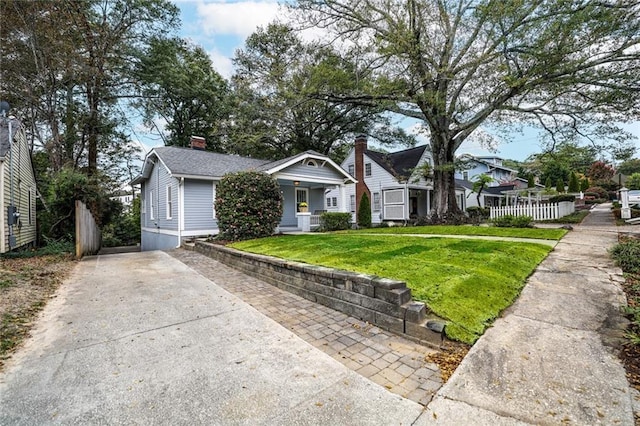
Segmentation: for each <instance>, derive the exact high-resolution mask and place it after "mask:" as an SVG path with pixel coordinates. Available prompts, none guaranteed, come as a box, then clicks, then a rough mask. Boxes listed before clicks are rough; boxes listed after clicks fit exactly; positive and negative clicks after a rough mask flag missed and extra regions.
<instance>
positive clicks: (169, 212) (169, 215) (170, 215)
mask: <svg viewBox="0 0 640 426" xmlns="http://www.w3.org/2000/svg"><path fill="white" fill-rule="evenodd" d="M166 196H167V197H166V207H167V219H173V212H172V210H173V197H172V195H171V185H167V192H166Z"/></svg>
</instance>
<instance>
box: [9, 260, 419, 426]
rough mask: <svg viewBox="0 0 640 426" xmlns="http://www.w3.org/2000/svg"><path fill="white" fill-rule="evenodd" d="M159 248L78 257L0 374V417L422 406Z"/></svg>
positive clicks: (247, 416)
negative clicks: (365, 375)
mask: <svg viewBox="0 0 640 426" xmlns="http://www.w3.org/2000/svg"><path fill="white" fill-rule="evenodd" d="M422 411H423V408H422V407H421V406H420V405H419V404H417V403H414V402H411V401H409V400H406V399H403V398H401V397H399V396H397V395H394V394H391V393H390V392H388V391H387V390H386V389H385V388H383V387H381V386H378V385H376V384H374V383H372V382H370V381H369V380H367V379H365V378H363V377H361V376H360V375H358V374H357V373H355V372H353V371H351V370H349V369H347V368H346V367H345V366H343V365H342V364H340V363H339V362H337V361H335V360H334V359H332V358H331V357H330V356H328V355H326V354H324V353H323V352H320V351H319V350H317V349H315V348H314V347H312V346H311V345H309V344H308V343H306V342H304V341H303V340H301V339H300V338H298V337H297V336H295V335H294V334H292V333H291V332H289V331H287V330H286V329H284V328H283V327H281V326H280V325H278V324H277V323H275V322H274V321H272V320H270V319H268V318H266V317H265V316H263V315H262V314H260V313H258V312H257V311H256V310H254V309H253V308H252V307H250V306H249V305H247V304H246V303H244V302H242V301H240V300H239V299H238V298H236V297H235V296H232V295H231V294H229V293H227V292H226V291H224V290H222V289H221V288H219V287H218V286H217V285H216V284H215V283H213V282H211V281H209V280H207V279H206V278H204V277H203V276H201V275H199V274H198V273H196V272H195V271H193V270H192V269H190V268H188V267H187V266H185V265H184V264H182V263H181V262H179V261H177V260H175V259H174V258H172V257H170V256H169V255H167V254H165V253H163V252H144V253H128V254H116V255H109V256H97V257H91V258H86V259H85V260H83V261H82V262H80V263H79V264H78V265H77V267H76V268H75V270H74V272H73V275H72V276H71V277H70V278H69V279H68V280H67V282H66V283H65V284H64V285H63V286H62V287H61V290H60V291H59V293H58V294H57V297H56V298H55V299H53V300H51V302H50V303H49V304H48V306H47V307H46V309H45V310H44V312H43V315H42V317H41V318H40V320H39V321H38V323H37V325H36V328H35V330H34V332H33V337H32V338H31V339H30V340H28V341H27V343H26V345H25V346H24V348H22V349H21V350H20V351H19V352H18V353H17V354H16V356H15V357H14V358H13V360H12V361H10V362H9V365H8V366H7V369H6V371H5V373H4V374H3V375H0V424H2V425H14V424H25V425H26V424H29V425H31V424H171V425H176V424H223V425H227V424H251V425H254V424H269V425H274V424H300V425H307V424H309V425H311V424H322V425H328V424H340V425H343V424H350V425H357V424H372V425H382V424H395V425H409V424H411V423H413V422H414V421H415V420H416V419H417V418H418V417H419V416H420V414H421V413H422Z"/></svg>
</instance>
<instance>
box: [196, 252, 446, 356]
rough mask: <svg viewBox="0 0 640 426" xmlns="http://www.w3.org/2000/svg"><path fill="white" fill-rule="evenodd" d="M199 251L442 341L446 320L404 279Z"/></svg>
mask: <svg viewBox="0 0 640 426" xmlns="http://www.w3.org/2000/svg"><path fill="white" fill-rule="evenodd" d="M195 250H196V251H198V252H199V253H202V254H204V255H207V256H209V257H211V258H213V259H216V260H217V261H219V262H222V263H224V264H225V265H228V266H231V267H233V268H235V269H238V270H240V271H242V272H244V273H246V274H248V275H251V276H253V277H256V278H259V279H261V280H263V281H266V282H268V283H270V284H272V285H275V286H276V287H278V288H281V289H283V290H286V291H289V292H291V293H294V294H296V295H298V296H301V297H304V298H305V299H307V300H311V301H313V302H316V303H319V304H321V305H325V306H328V307H330V308H332V309H335V310H336V311H340V312H343V313H345V314H347V315H350V316H353V317H355V318H359V319H361V320H363V321H367V322H369V323H370V324H375V325H376V326H378V327H380V328H383V329H385V330H389V331H391V332H394V333H397V334H403V335H405V336H406V337H409V338H411V339H413V340H418V341H421V342H423V343H428V344H436V345H439V344H441V343H442V338H441V333H438V332H434V331H432V330H431V329H430V328H429V326H428V325H427V324H429V325H432V324H434V325H435V327H434V326H433V325H432V328H435V329H439V328H438V327H439V326H440V327H441V326H442V320H440V321H438V319H437V318H427V309H426V307H425V305H424V303H422V302H416V301H414V300H412V299H411V290H410V289H409V288H407V286H406V283H405V282H403V281H396V280H391V279H387V278H380V277H376V276H372V275H365V274H357V273H354V272H349V271H342V270H337V269H331V268H325V267H322V266H315V265H309V264H306V263H300V262H293V261H288V260H283V259H279V258H275V257H270V256H263V255H259V254H253V253H247V252H243V251H239V250H235V249H232V248H229V247H225V246H222V245H218V244H211V243H207V242H204V241H196V242H195Z"/></svg>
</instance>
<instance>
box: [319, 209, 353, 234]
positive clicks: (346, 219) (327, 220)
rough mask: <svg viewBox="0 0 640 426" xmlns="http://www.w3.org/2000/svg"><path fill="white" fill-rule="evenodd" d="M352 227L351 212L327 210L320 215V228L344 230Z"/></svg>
mask: <svg viewBox="0 0 640 426" xmlns="http://www.w3.org/2000/svg"><path fill="white" fill-rule="evenodd" d="M350 228H351V213H337V212H326V213H322V214H321V215H320V229H322V230H323V231H343V230H345V229H350Z"/></svg>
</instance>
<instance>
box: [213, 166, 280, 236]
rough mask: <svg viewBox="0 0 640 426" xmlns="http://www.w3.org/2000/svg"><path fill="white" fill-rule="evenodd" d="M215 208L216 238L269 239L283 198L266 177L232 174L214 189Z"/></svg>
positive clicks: (272, 181)
mask: <svg viewBox="0 0 640 426" xmlns="http://www.w3.org/2000/svg"><path fill="white" fill-rule="evenodd" d="M215 208H216V216H217V218H218V226H219V228H220V235H219V238H221V239H224V240H229V241H240V240H249V239H253V238H261V237H268V236H270V235H271V234H273V230H274V229H275V228H276V226H278V223H279V222H280V219H281V217H282V194H281V193H280V187H279V186H278V182H277V181H276V180H275V179H273V178H272V177H270V176H268V175H267V174H265V173H259V172H240V173H231V174H227V175H225V176H224V177H223V178H222V179H221V180H220V183H219V184H218V186H217V187H216V201H215Z"/></svg>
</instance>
